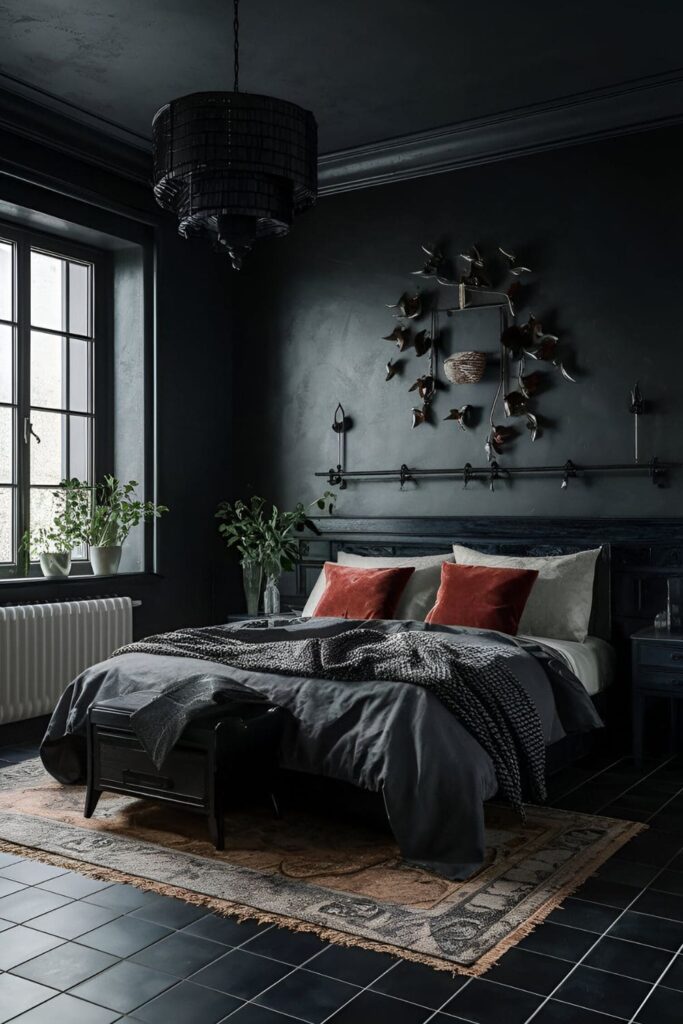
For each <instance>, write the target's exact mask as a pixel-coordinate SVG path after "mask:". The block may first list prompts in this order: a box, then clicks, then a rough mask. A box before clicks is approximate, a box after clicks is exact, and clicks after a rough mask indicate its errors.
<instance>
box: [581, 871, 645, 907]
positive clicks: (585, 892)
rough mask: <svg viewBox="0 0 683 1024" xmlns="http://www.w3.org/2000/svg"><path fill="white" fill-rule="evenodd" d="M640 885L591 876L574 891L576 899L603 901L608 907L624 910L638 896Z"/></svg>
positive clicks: (591, 901)
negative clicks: (635, 885)
mask: <svg viewBox="0 0 683 1024" xmlns="http://www.w3.org/2000/svg"><path fill="white" fill-rule="evenodd" d="M638 892H639V889H638V887H634V886H632V885H623V884H622V883H621V882H611V881H610V880H609V879H608V878H589V879H588V881H587V882H584V884H583V885H582V886H581V888H580V889H577V890H576V892H575V893H574V896H575V897H576V899H579V900H588V901H589V903H602V904H604V905H605V906H607V907H616V908H617V910H624V909H625V908H626V907H627V906H628V905H629V903H632V902H633V900H634V899H635V898H636V897H637V895H638Z"/></svg>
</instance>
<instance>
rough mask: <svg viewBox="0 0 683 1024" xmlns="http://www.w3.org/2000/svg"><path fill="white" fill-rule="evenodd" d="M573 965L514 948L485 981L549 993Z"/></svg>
mask: <svg viewBox="0 0 683 1024" xmlns="http://www.w3.org/2000/svg"><path fill="white" fill-rule="evenodd" d="M665 955H666V954H665ZM572 967H573V964H571V963H569V961H568V960H558V959H556V958H555V957H551V956H543V954H542V953H532V952H531V951H530V950H525V949H511V950H510V951H509V952H507V953H506V954H505V956H504V957H502V958H501V959H500V960H499V961H498V963H497V964H496V965H495V967H492V968H491V970H490V971H487V972H486V981H497V982H500V983H501V984H503V985H512V986H513V987H514V988H520V989H524V990H525V991H527V992H535V993H536V994H537V995H541V996H547V995H550V993H551V992H552V991H553V989H554V988H555V987H556V986H557V985H559V983H560V982H561V981H562V979H563V978H565V977H566V976H567V974H568V973H569V971H571V969H572Z"/></svg>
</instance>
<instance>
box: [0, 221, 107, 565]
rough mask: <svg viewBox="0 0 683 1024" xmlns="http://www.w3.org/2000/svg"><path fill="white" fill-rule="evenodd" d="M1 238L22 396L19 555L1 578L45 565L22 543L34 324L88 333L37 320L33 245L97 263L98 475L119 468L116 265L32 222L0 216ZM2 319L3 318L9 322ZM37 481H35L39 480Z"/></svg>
mask: <svg viewBox="0 0 683 1024" xmlns="http://www.w3.org/2000/svg"><path fill="white" fill-rule="evenodd" d="M0 241H8V242H11V243H12V244H13V245H14V254H15V263H14V309H13V313H14V321H16V323H12V327H13V329H14V330H15V331H16V338H15V347H14V387H15V391H14V394H15V396H16V418H15V429H14V451H13V466H14V469H15V472H16V500H15V501H14V502H13V551H12V556H13V561H12V562H10V563H7V562H5V563H0V581H2V580H6V579H14V580H17V579H26V578H32V577H39V576H41V570H40V566H39V564H38V563H37V562H32V563H31V564H30V566H29V575H28V577H26V575H25V573H24V572H23V570H22V566H21V560H20V558H19V550H18V549H19V544H20V541H21V537H22V535H23V533H24V530H25V529H26V528H27V526H28V525H29V511H30V487H31V483H30V435H29V436H28V437H27V439H26V441H25V440H24V423H25V422H27V421H29V422H30V417H31V394H30V376H31V366H30V361H31V348H30V346H31V330H32V329H33V330H35V331H37V332H39V333H46V334H53V335H54V336H70V337H75V338H79V337H85V336H83V335H79V334H77V333H76V332H71V331H69V330H68V325H67V329H64V330H53V329H47V328H42V327H34V328H32V325H31V251H32V250H38V251H41V252H45V253H48V254H50V255H54V256H56V257H59V258H63V259H66V260H72V261H76V262H80V263H87V264H90V265H92V267H93V278H94V281H93V291H92V326H91V333H92V336H91V338H90V339H89V340H90V341H91V342H92V343H93V354H94V359H93V364H92V373H93V381H92V415H93V429H94V445H93V452H92V472H93V480H99V479H101V478H102V477H103V476H104V474H105V473H109V472H113V466H114V422H113V400H112V390H113V383H114V365H113V344H112V339H113V289H114V278H113V267H112V259H111V255H110V253H109V252H107V251H106V250H102V249H96V248H92V247H90V246H86V245H82V244H80V243H76V242H73V241H72V240H71V239H69V238H65V237H63V236H62V235H59V234H51V233H47V232H38V231H34V230H32V229H30V228H25V227H19V226H17V225H16V224H12V223H11V222H7V221H4V220H0ZM7 323H8V321H7V320H0V324H7ZM34 486H35V485H34ZM41 487H43V488H44V489H45V490H50V489H52V490H54V489H55V485H47V484H46V485H41ZM72 571H74V574H75V575H85V574H87V573H89V572H90V566H89V562H88V560H87V557H85V558H82V559H74V561H73V570H72Z"/></svg>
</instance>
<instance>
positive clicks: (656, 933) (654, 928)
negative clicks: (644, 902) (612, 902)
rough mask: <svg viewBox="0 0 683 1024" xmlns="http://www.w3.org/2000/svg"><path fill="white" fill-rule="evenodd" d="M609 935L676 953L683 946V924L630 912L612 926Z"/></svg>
mask: <svg viewBox="0 0 683 1024" xmlns="http://www.w3.org/2000/svg"><path fill="white" fill-rule="evenodd" d="M608 934H609V936H610V938H617V939H629V940H630V941H631V942H643V943H645V945H647V946H659V947H660V948H661V949H670V950H671V951H672V952H674V953H675V952H676V950H678V949H679V948H680V946H681V945H682V944H683V923H681V922H680V921H665V920H664V919H663V918H661V917H650V916H649V915H647V914H634V913H633V912H632V911H630V910H628V911H627V912H626V913H625V914H624V916H623V917H621V918H619V920H618V921H617V922H616V923H615V924H613V925H612V927H611V928H610V930H609V932H608Z"/></svg>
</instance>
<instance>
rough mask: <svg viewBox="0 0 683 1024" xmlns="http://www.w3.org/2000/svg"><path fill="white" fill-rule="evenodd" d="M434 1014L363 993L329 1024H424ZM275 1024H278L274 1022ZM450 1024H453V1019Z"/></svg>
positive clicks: (256, 1022) (241, 1023)
mask: <svg viewBox="0 0 683 1024" xmlns="http://www.w3.org/2000/svg"><path fill="white" fill-rule="evenodd" d="M243 1012H244V1011H242V1010H240V1011H239V1013H237V1014H235V1020H236V1021H238V1022H239V1024H246V1021H244V1020H243V1018H242V1013H243ZM432 1012H433V1011H432V1010H427V1009H425V1008H424V1007H421V1006H415V1005H413V1004H412V1003H404V1002H402V1001H401V1000H400V999H392V998H391V997H390V996H382V995H380V994H379V993H378V992H370V991H368V992H361V993H360V995H357V996H356V998H355V999H354V1000H353V1001H352V1002H350V1003H347V1004H346V1006H344V1007H342V1009H341V1010H339V1011H338V1012H337V1013H335V1014H334V1016H333V1017H330V1019H329V1024H423V1022H424V1021H426V1020H427V1019H428V1018H430V1017H431V1016H432ZM249 1024H261V1021H259V1019H258V1018H257V1017H255V1018H254V1019H253V1021H251V1020H250V1021H249ZM263 1024H266V1022H265V1021H264V1022H263ZM268 1024H270V1022H268ZM273 1024H277V1022H276V1021H273ZM450 1024H453V1022H452V1018H451V1022H450Z"/></svg>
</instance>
